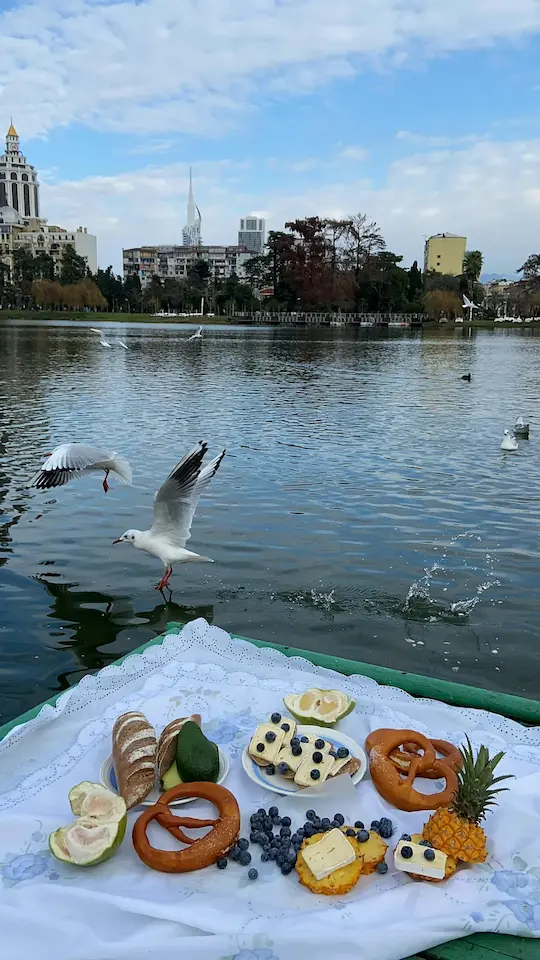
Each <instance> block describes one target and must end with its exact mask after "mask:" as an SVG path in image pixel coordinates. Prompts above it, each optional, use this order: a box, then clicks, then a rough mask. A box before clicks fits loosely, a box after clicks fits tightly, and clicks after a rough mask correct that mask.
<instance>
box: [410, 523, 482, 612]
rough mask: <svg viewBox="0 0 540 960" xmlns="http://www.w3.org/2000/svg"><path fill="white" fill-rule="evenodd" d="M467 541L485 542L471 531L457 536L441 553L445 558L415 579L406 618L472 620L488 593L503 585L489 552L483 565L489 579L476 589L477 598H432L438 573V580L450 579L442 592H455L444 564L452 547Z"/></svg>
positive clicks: (442, 557)
mask: <svg viewBox="0 0 540 960" xmlns="http://www.w3.org/2000/svg"><path fill="white" fill-rule="evenodd" d="M465 539H474V540H476V541H480V542H481V539H482V538H481V537H479V536H478V535H477V534H474V533H472V532H470V531H465V532H464V533H459V534H457V535H456V536H455V537H452V539H451V540H450V542H449V544H448V546H447V547H445V548H444V549H443V551H442V553H441V559H440V560H436V561H435V562H434V563H433V564H432V565H431V567H425V568H424V576H423V577H421V578H420V579H419V580H415V581H414V582H413V583H412V584H411V586H410V587H409V590H408V593H407V596H406V598H405V603H404V605H403V608H402V611H401V612H402V613H403V614H404V615H405V616H406V617H408V618H412V619H421V620H427V621H428V622H430V623H433V622H434V621H437V620H444V619H448V618H453V617H458V618H460V619H461V618H465V617H468V616H469V615H470V614H471V613H472V611H473V610H474V608H475V607H476V606H477V604H478V603H480V600H481V598H482V595H483V594H484V593H486V592H487V591H488V590H490V589H491V588H492V587H499V586H500V580H498V579H497V578H496V577H495V575H494V563H495V560H494V557H493V556H492V555H491V554H490V553H489V552H486V554H485V557H484V564H483V567H484V569H483V570H482V571H481V572H482V574H483V575H484V576H485V575H486V573H487V574H488V578H487V579H486V580H483V581H482V583H480V584H479V585H478V586H477V587H476V590H475V592H474V595H473V596H469V597H464V598H460V599H458V600H454V601H451V602H447V601H442V600H439V599H437V598H436V597H433V596H432V589H433V581H434V579H435V575H436V574H437V575H438V578H437V579H439V580H441V581H442V580H443V579H445V580H446V582H445V583H444V585H442V587H441V589H442V592H443V593H447V592H449V590H450V589H451V587H452V581H451V579H450V576H448V575H447V574H446V569H445V565H444V562H443V561H445V560H447V559H448V553H449V552H450V548H451V547H452V546H454V545H455V544H456V543H457V542H458V541H459V540H465ZM486 568H487V569H486ZM471 570H472V572H474V573H476V572H479V570H478V567H472V568H470V567H469V568H468V570H467V572H468V573H469V572H471ZM445 575H446V576H445Z"/></svg>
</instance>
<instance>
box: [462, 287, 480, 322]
mask: <svg viewBox="0 0 540 960" xmlns="http://www.w3.org/2000/svg"><path fill="white" fill-rule="evenodd" d="M463 307H464V308H465V309H466V310H468V311H469V323H472V315H473V310H480V307H479V306H478V304H477V303H473V302H472V300H469V298H468V297H466V296H465V294H463Z"/></svg>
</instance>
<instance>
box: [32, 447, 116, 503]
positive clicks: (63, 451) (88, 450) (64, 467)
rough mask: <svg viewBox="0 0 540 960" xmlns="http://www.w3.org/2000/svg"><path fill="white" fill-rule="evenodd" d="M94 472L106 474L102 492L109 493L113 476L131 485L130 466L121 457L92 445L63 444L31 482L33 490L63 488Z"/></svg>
mask: <svg viewBox="0 0 540 960" xmlns="http://www.w3.org/2000/svg"><path fill="white" fill-rule="evenodd" d="M94 470H103V471H104V472H105V477H104V479H103V489H104V491H105V493H107V491H108V489H109V484H108V483H107V477H108V476H109V474H110V473H113V474H114V476H115V477H117V478H118V480H119V481H120V483H128V484H129V483H131V477H132V474H131V466H130V464H129V461H128V460H126V458H125V457H122V456H120V455H119V454H118V453H108V452H107V451H106V450H101V449H99V448H98V447H93V446H91V445H90V444H89V443H61V444H60V446H59V447H56V449H55V450H53V452H52V453H51V454H49V456H48V458H47V460H45V463H44V464H43V466H42V467H41V470H39V471H38V473H37V474H36V475H35V477H34V478H33V479H32V481H31V483H30V486H31V487H37V489H38V490H50V489H51V488H52V487H62V486H64V484H65V483H69V481H70V480H73V478H74V477H85V476H86V475H87V474H88V473H92V472H93V471H94Z"/></svg>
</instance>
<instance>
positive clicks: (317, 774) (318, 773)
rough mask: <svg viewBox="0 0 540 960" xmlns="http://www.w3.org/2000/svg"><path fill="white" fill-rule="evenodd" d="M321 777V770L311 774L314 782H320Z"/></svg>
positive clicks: (313, 771)
mask: <svg viewBox="0 0 540 960" xmlns="http://www.w3.org/2000/svg"><path fill="white" fill-rule="evenodd" d="M320 775H321V771H320V770H312V771H311V773H310V777H311V779H312V780H318V779H319V777H320Z"/></svg>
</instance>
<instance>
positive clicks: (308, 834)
mask: <svg viewBox="0 0 540 960" xmlns="http://www.w3.org/2000/svg"><path fill="white" fill-rule="evenodd" d="M304 833H305V835H306V837H308V838H309V837H313V836H314V835H315V828H314V827H312V826H311V824H310V823H306V825H305V827H304Z"/></svg>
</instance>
